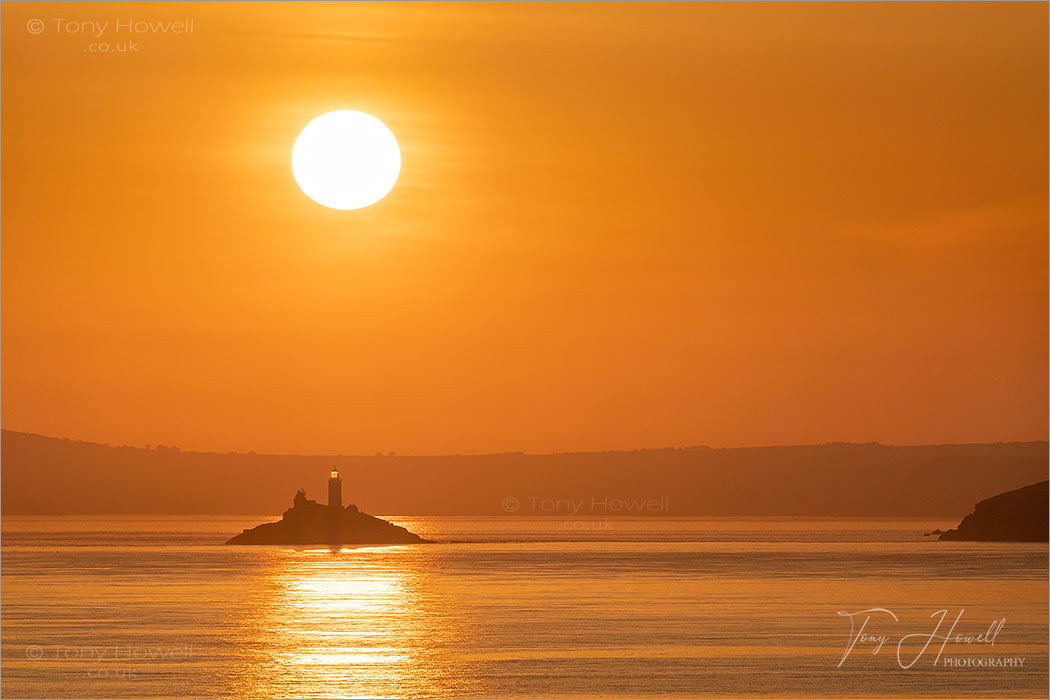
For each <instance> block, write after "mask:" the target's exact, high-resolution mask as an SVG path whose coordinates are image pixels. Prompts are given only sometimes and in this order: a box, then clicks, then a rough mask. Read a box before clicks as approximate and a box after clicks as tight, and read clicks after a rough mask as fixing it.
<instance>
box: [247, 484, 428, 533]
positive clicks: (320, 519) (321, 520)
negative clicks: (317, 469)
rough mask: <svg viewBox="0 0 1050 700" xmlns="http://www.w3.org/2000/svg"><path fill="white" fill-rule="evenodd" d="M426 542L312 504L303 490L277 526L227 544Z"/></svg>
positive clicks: (367, 518) (361, 516)
mask: <svg viewBox="0 0 1050 700" xmlns="http://www.w3.org/2000/svg"><path fill="white" fill-rule="evenodd" d="M420 542H426V540H424V539H423V538H422V537H420V536H419V535H416V534H414V533H411V532H409V531H408V530H406V529H405V528H403V527H400V526H398V525H394V524H393V523H388V522H387V521H385V520H380V519H379V518H376V517H373V516H371V515H368V514H367V513H362V512H361V511H359V510H358V509H357V506H355V505H348V506H346V507H345V508H338V507H334V506H326V505H322V504H320V503H318V502H317V501H311V500H310V499H308V498H307V497H306V492H305V491H303V490H302V489H300V490H299V492H298V493H296V494H295V500H294V501H293V502H292V507H291V508H289V509H288V510H286V511H284V515H283V516H282V517H281V520H280V521H279V522H276V523H264V524H262V525H259V526H258V527H253V528H252V529H250V530H245V531H244V532H242V533H241V534H239V535H237V536H236V537H231V538H230V539H229V540H228V541H227V542H226V544H325V545H340V544H416V543H420Z"/></svg>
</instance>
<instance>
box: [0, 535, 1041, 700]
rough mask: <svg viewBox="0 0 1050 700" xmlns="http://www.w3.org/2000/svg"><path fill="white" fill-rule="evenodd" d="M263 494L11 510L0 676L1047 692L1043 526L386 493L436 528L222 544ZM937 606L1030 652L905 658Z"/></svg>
mask: <svg viewBox="0 0 1050 700" xmlns="http://www.w3.org/2000/svg"><path fill="white" fill-rule="evenodd" d="M265 519H266V518H260V517H204V516H188V517H146V516H121V517H6V518H4V519H3V545H4V547H3V562H2V563H3V576H4V578H3V586H4V595H3V601H2V604H3V615H2V620H3V629H2V633H3V634H2V637H3V639H2V644H3V650H2V652H3V665H4V675H3V694H4V696H5V697H58V696H68V697H131V696H141V697H156V696H201V697H230V696H239V697H253V696H254V697H275V696H291V697H310V696H416V697H419V696H424V697H425V696H432V697H492V696H510V697H535V696H566V697H571V696H578V697H583V696H590V697H594V696H609V697H612V696H656V697H675V696H727V695H728V696H733V695H759V696H836V695H842V696H851V695H852V696H946V695H961V696H975V697H979V696H1002V695H1009V696H1020V697H1037V696H1045V693H1046V687H1047V651H1046V638H1047V633H1048V630H1047V613H1048V605H1047V602H1048V601H1047V587H1046V579H1047V574H1048V571H1047V545H1046V544H977V543H973V544H971V543H948V542H937V541H935V540H934V539H933V538H928V537H923V534H922V533H923V532H924V531H927V530H930V529H932V528H934V527H942V528H943V527H945V526H948V525H951V524H952V523H947V522H934V521H929V520H924V521H917V520H916V521H907V520H855V519H854V520H833V519H783V518H768V519H718V520H715V519H701V518H679V519H604V518H600V519H593V520H577V521H574V520H566V519H564V518H535V517H534V518H521V517H492V518H452V517H448V518H441V517H428V518H412V519H399V518H392V520H394V521H395V522H398V523H399V524H402V525H405V526H406V527H408V528H409V529H411V530H413V531H415V532H419V533H420V534H422V535H423V536H425V537H429V538H432V539H435V540H438V541H439V542H440V543H439V544H434V545H421V546H391V547H361V548H355V549H343V550H342V551H336V552H333V551H329V550H325V549H317V548H303V549H293V548H289V547H227V546H224V545H223V544H222V542H223V541H224V540H225V539H226V538H227V537H229V536H230V535H232V534H236V533H237V532H239V531H240V530H241V529H242V528H244V527H248V526H250V525H253V524H256V523H257V522H260V521H261V520H265ZM872 607H881V608H885V609H888V610H890V611H892V612H893V613H894V614H895V615H896V616H897V618H898V619H899V620H900V622H898V623H893V622H892V620H891V619H890V618H889V617H887V616H886V615H881V616H880V615H876V616H873V617H872V620H871V622H870V623H869V627H868V631H870V632H872V633H873V634H877V635H886V636H887V637H888V641H886V642H885V644H884V646H883V647H882V648H881V650H880V651H879V653H878V654H872V650H873V649H874V646H875V645H874V644H872V643H867V642H858V643H857V645H856V646H855V647H854V649H853V651H852V652H851V653H850V654H849V655H848V657H847V658H845V660H843V655H844V652H845V650H846V646H847V643H848V642H849V634H850V626H849V620H848V618H846V617H843V616H840V615H839V614H838V613H839V612H840V611H842V612H858V611H861V610H864V609H867V608H872ZM943 609H946V610H947V611H948V613H947V620H946V621H945V627H944V628H943V629H942V631H941V633H943V632H945V631H946V630H947V627H948V626H950V624H951V622H952V621H953V620H955V618H956V616H957V615H958V613H959V611H960V610H961V611H962V617H961V618H960V619H959V621H958V623H957V628H956V629H955V633H960V632H961V633H963V634H964V635H969V636H973V635H976V634H980V633H984V632H986V631H987V630H988V628H989V626H990V625H991V624H992V623H993V622H994V621H996V620H1002V619H1005V623H1004V624H1003V626H1002V628H1001V630H1000V631H999V633H998V635H997V636H996V637H995V643H994V645H989V644H980V643H971V644H965V643H950V644H948V645H947V646H946V647H945V650H944V653H943V656H942V659H943V658H945V657H949V658H956V659H957V658H964V657H973V658H986V659H1001V658H1021V657H1023V658H1024V659H1025V661H1024V664H1023V666H1019V667H1018V666H1013V667H950V668H949V667H945V666H944V665H943V661H942V662H941V663H940V664H937V665H935V663H934V659H935V657H936V656H937V652H938V651H939V649H940V641H939V640H938V641H936V642H935V643H933V644H931V645H930V648H929V649H928V650H927V651H926V652H925V653H924V654H922V655H921V656H920V657H919V659H918V661H916V662H915V663H914V665H913V666H912V667H911V668H909V669H907V670H905V669H902V668H901V667H900V664H899V663H898V660H897V646H898V642H899V640H900V637H902V636H903V635H905V634H912V633H915V634H919V633H922V634H925V635H929V634H930V633H931V632H932V631H933V630H934V627H935V624H936V619H935V618H931V617H930V616H931V615H932V614H934V613H935V612H936V611H938V610H943ZM860 621H861V620H860V619H859V618H858V623H859V622H860ZM914 641H915V642H916V643H914V644H909V643H905V644H904V646H903V647H902V653H901V656H902V657H903V658H904V660H905V663H906V662H907V661H910V660H911V659H913V658H914V657H915V656H916V655H917V654H918V653H919V651H920V650H921V648H922V641H924V640H923V639H922V638H915V640H914ZM100 657H101V658H100ZM840 662H842V663H841V668H840V667H838V665H839V664H840Z"/></svg>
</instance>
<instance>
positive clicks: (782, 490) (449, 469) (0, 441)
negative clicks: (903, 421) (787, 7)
mask: <svg viewBox="0 0 1050 700" xmlns="http://www.w3.org/2000/svg"><path fill="white" fill-rule="evenodd" d="M0 459H2V470H0V471H2V483H0V486H2V502H0V505H2V508H3V513H4V515H15V514H73V513H95V514H107V513H114V514H116V513H157V514H165V513H212V514H222V513H228V514H276V513H280V512H282V511H283V510H284V509H285V508H286V506H287V499H288V494H289V493H295V491H296V490H297V489H298V488H300V487H304V488H306V490H307V492H308V494H309V495H310V496H311V497H313V498H321V499H323V497H324V494H325V488H326V486H325V479H326V477H327V473H328V469H329V467H330V466H331V465H338V466H339V468H340V469H341V470H342V471H343V477H344V484H343V493H344V501H345V502H348V503H355V504H357V505H358V506H359V507H360V508H361V509H362V510H365V511H367V512H370V513H377V514H381V515H382V514H387V515H393V514H396V515H424V514H431V515H485V514H491V515H496V514H502V513H505V512H514V513H515V514H516V515H534V514H535V515H544V514H548V515H567V514H572V513H571V512H570V511H571V510H572V509H576V513H575V516H576V517H580V518H585V517H601V516H606V515H630V514H637V515H672V516H673V515H718V516H726V515H794V516H909V515H914V516H946V517H951V518H953V519H955V518H959V517H962V516H963V515H965V514H966V513H968V512H970V509H971V507H972V505H973V504H974V503H975V502H976V501H978V500H980V499H982V498H985V497H986V496H987V495H988V494H989V493H1000V492H1002V491H1008V490H1010V489H1015V488H1018V487H1020V486H1024V485H1026V484H1031V483H1033V482H1035V481H1040V480H1043V479H1045V478H1046V476H1047V468H1048V463H1047V443H1046V442H1023V443H1020V442H1015V443H995V444H980V445H926V446H910V447H891V446H885V445H878V444H873V443H872V444H846V443H832V444H827V445H812V446H799V447H751V448H737V449H710V448H706V447H691V448H667V449H661V450H637V451H633V452H578V453H565V454H548V455H525V454H521V453H513V454H494V455H477V456H458V455H452V456H436V457H399V456H372V457H365V456H288V455H260V454H216V453H208V452H181V451H178V450H177V448H165V447H158V448H155V449H142V448H134V447H110V446H108V445H99V444H95V443H89V442H75V441H71V440H64V439H56V438H49V437H43V436H41V435H32V434H27V433H16V432H11V431H3V432H2V434H0ZM514 499H516V500H514ZM541 499H549V500H541ZM554 500H559V501H560V502H559V503H557V504H554V503H553V501H554ZM577 504H579V506H578V507H577Z"/></svg>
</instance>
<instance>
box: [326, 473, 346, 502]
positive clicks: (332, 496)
mask: <svg viewBox="0 0 1050 700" xmlns="http://www.w3.org/2000/svg"><path fill="white" fill-rule="evenodd" d="M328 507H329V508H342V507H343V480H342V479H341V478H340V477H339V470H338V469H336V468H335V467H332V475H331V476H329V477H328Z"/></svg>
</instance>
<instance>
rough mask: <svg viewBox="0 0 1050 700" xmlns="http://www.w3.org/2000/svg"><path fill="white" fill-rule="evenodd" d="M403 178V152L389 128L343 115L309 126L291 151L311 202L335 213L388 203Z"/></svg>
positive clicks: (370, 119)
mask: <svg viewBox="0 0 1050 700" xmlns="http://www.w3.org/2000/svg"><path fill="white" fill-rule="evenodd" d="M400 172H401V149H400V148H398V145H397V139H395V138H394V135H393V134H392V133H391V132H390V129H388V128H386V124H384V123H383V122H381V121H379V120H378V119H376V118H375V117H373V116H372V115H371V114H365V113H364V112H356V111H354V110H350V109H342V110H339V111H336V112H328V113H327V114H322V115H321V116H319V117H317V118H316V119H314V120H313V121H312V122H310V123H309V124H307V125H306V126H305V127H304V128H303V130H302V132H301V133H300V134H299V138H297V139H296V140H295V146H293V147H292V174H293V175H294V176H295V181H296V182H297V183H298V184H299V187H300V188H302V190H303V192H304V193H306V196H307V197H309V198H310V199H312V200H314V201H315V202H317V203H318V204H323V205H325V206H326V207H331V208H332V209H360V208H362V207H367V206H368V205H370V204H375V203H376V202H378V201H379V200H380V199H382V198H383V197H385V196H386V195H387V193H388V192H390V190H391V189H393V187H394V183H396V182H397V176H398V174H399V173H400Z"/></svg>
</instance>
